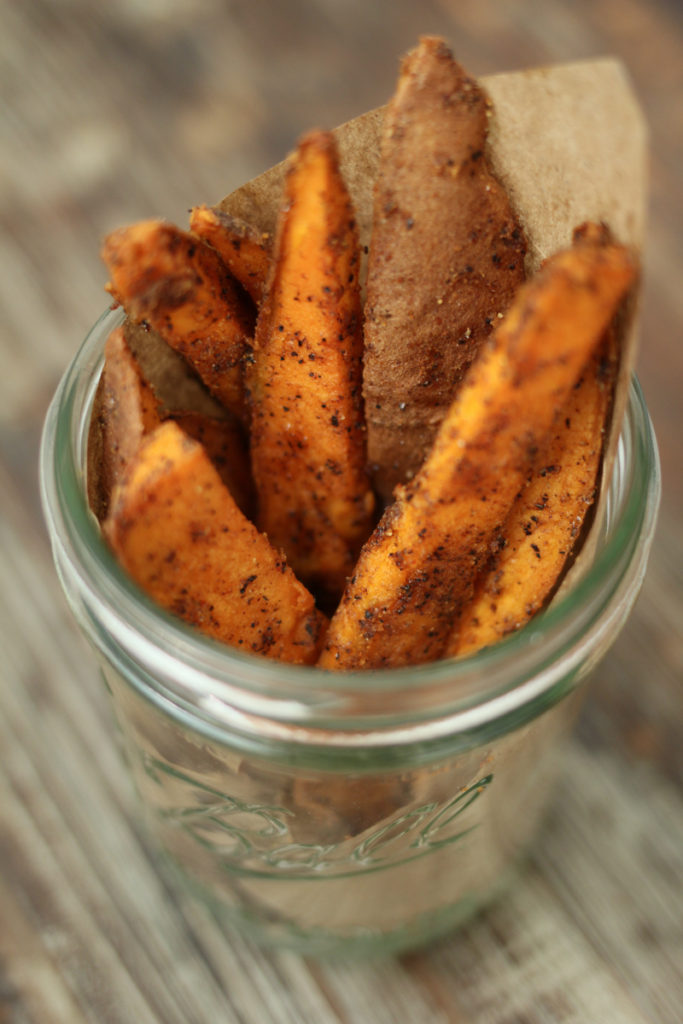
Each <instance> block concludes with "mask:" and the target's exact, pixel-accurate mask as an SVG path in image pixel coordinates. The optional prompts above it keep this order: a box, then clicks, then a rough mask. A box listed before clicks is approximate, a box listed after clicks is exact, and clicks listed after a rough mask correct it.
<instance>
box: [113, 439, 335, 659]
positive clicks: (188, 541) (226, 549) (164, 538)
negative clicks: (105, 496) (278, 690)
mask: <svg viewBox="0 0 683 1024" xmlns="http://www.w3.org/2000/svg"><path fill="white" fill-rule="evenodd" d="M104 534H105V537H106V538H107V540H108V542H109V544H110V545H111V547H112V549H113V551H114V552H115V554H116V555H117V557H118V559H119V561H120V563H121V565H122V566H123V567H124V568H125V569H126V570H127V571H128V572H129V573H130V575H131V576H132V578H133V579H134V580H135V582H136V583H137V584H138V585H139V586H140V587H141V588H142V590H144V591H145V592H146V593H147V594H148V595H149V596H150V597H151V598H153V599H154V600H155V601H157V602H158V603H159V604H160V605H161V606H162V607H164V608H166V609H167V610H168V611H169V612H172V613H173V614H175V615H177V616H179V617H180V618H182V619H183V620H184V621H185V622H188V623H190V624H191V625H193V626H196V627H197V628H198V629H199V630H200V631H202V632H203V633H206V634H207V635H209V636H212V637H215V638H216V639H218V640H221V641H223V642H224V643H226V644H230V645H232V646H235V647H239V648H241V649H242V650H244V651H248V652H251V653H256V654H262V655H265V656H266V657H270V658H276V659H279V660H281V661H287V662H292V663H296V664H304V663H310V662H312V661H314V660H315V658H316V656H317V649H318V644H319V640H320V636H321V631H322V629H323V626H324V618H323V616H322V615H321V614H320V613H319V612H318V611H317V610H316V608H315V606H314V601H313V597H312V596H311V594H309V593H308V591H307V590H306V589H305V587H304V586H303V585H302V584H301V583H299V581H298V580H297V579H296V577H295V576H294V574H293V572H292V571H291V569H289V568H288V567H287V566H286V564H285V562H284V560H283V559H282V557H281V556H280V555H279V554H278V553H277V552H275V551H274V550H273V548H272V546H271V545H270V544H269V542H268V539H267V538H266V537H265V536H264V535H263V534H261V533H259V532H258V530H257V529H256V527H255V526H254V525H253V524H252V523H251V522H249V520H247V519H246V517H245V516H244V515H243V514H242V513H241V512H240V510H239V509H238V507H237V505H236V504H235V501H234V500H233V498H232V496H231V495H230V492H229V491H228V490H227V488H226V487H225V486H224V485H223V483H222V482H221V480H220V478H219V476H218V473H217V471H216V469H215V468H214V466H213V465H212V464H211V462H210V460H209V458H208V456H207V455H206V452H205V451H204V449H203V447H202V446H201V445H200V444H198V443H197V442H196V441H194V440H192V439H191V438H189V437H188V436H187V435H186V434H185V433H184V432H183V431H182V430H181V429H180V427H179V426H178V425H177V424H176V423H173V422H172V421H168V422H166V423H163V424H162V425H161V426H160V427H158V428H157V429H156V430H155V431H153V432H152V433H151V434H150V435H148V437H147V438H145V439H144V441H143V443H142V445H141V446H140V449H139V451H138V454H137V456H136V458H135V459H134V460H133V462H132V463H131V464H130V466H129V470H128V473H127V475H126V477H125V479H124V481H123V482H122V483H121V484H120V485H119V486H118V487H117V488H116V490H115V492H114V495H113V497H112V503H111V509H110V513H109V516H108V518H107V520H106V522H105V524H104Z"/></svg>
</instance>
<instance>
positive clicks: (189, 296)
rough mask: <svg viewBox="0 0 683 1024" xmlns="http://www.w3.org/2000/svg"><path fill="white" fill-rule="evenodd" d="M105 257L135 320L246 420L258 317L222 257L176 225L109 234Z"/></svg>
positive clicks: (112, 287)
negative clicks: (248, 360)
mask: <svg viewBox="0 0 683 1024" xmlns="http://www.w3.org/2000/svg"><path fill="white" fill-rule="evenodd" d="M102 258H103V260H104V262H105V264H106V266H107V269H108V270H109V273H110V276H111V281H110V283H109V285H108V290H109V291H110V292H111V294H112V295H113V296H114V298H115V299H116V300H117V301H118V302H120V303H121V305H122V306H123V308H124V309H125V311H126V313H127V314H128V316H129V317H130V319H131V320H132V321H134V322H135V323H140V322H146V323H148V324H149V325H150V326H151V327H153V328H154V329H155V330H156V331H158V332H159V334H160V335H161V336H162V337H163V339H164V340H165V341H166V342H167V344H168V345H170V346H171V347H172V348H174V349H175V350H176V351H177V352H180V353H181V355H183V356H184V357H185V359H187V361H188V362H189V363H190V365H191V366H192V367H193V368H194V369H195V371H196V372H197V373H198V374H199V376H200V377H201V379H202V380H203V381H204V383H205V384H206V386H207V387H208V389H209V390H210V391H211V392H212V394H213V395H215V397H216V398H217V399H218V400H219V401H220V402H221V403H222V404H223V405H224V406H225V407H226V408H227V409H230V410H231V412H233V413H235V414H236V415H237V416H239V417H241V418H243V417H244V416H245V413H246V407H245V402H244V383H243V372H242V371H243V366H242V360H243V357H244V354H245V352H246V351H247V348H248V346H249V342H250V338H251V335H252V334H253V326H254V316H253V310H252V309H251V308H250V300H249V299H248V297H247V296H246V295H245V294H244V292H243V291H242V290H241V288H240V286H239V285H238V284H237V282H236V281H235V280H234V278H233V277H232V276H231V275H230V273H229V272H228V270H227V268H226V267H225V264H224V263H223V261H222V260H221V259H220V257H219V256H218V254H217V253H216V252H215V251H214V250H213V249H212V248H211V247H210V246H209V245H207V244H206V243H204V242H202V241H201V240H200V239H197V238H195V237H194V236H193V235H190V234H189V233H187V232H184V231H181V230H180V229H179V228H177V227H174V226H173V225H172V224H168V223H166V222H164V221H159V220H147V221H140V222H139V223H137V224H133V225H131V226H130V227H126V228H120V229H119V230H118V231H114V232H112V233H111V234H110V235H108V236H107V238H106V239H105V241H104V246H103V248H102Z"/></svg>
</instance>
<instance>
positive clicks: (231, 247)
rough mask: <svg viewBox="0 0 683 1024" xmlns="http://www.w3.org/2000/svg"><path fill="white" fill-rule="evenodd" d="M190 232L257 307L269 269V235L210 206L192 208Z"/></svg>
mask: <svg viewBox="0 0 683 1024" xmlns="http://www.w3.org/2000/svg"><path fill="white" fill-rule="evenodd" d="M190 230H191V231H192V233H193V234H195V235H197V236H198V237H199V238H202V239H203V240H204V241H205V242H208V244H209V245H211V246H212V247H213V248H214V249H215V250H216V252H217V253H218V255H219V256H220V257H221V259H222V260H223V262H224V263H225V265H226V267H227V268H228V270H229V271H230V273H231V274H234V276H235V277H236V278H237V280H238V281H239V283H240V284H241V285H242V287H243V288H244V289H245V290H246V291H247V292H249V294H250V295H251V297H252V299H253V300H254V302H255V303H256V305H257V306H258V305H259V304H260V302H261V299H262V297H263V289H264V287H265V284H266V281H267V279H268V271H269V269H270V250H271V238H270V235H268V234H262V233H261V232H259V231H256V230H255V229H254V228H252V227H251V225H249V224H246V223H245V222H244V221H243V220H239V219H238V218H237V217H231V216H230V214H229V213H223V211H222V210H220V209H218V208H217V207H213V206H195V207H193V209H192V210H191V211H190Z"/></svg>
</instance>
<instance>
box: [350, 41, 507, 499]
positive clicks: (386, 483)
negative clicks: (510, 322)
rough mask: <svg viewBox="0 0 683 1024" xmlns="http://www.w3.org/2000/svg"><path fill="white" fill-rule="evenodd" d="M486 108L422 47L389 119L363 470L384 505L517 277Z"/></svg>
mask: <svg viewBox="0 0 683 1024" xmlns="http://www.w3.org/2000/svg"><path fill="white" fill-rule="evenodd" d="M489 107H490V104H489V100H488V97H487V95H486V93H485V91H484V90H483V88H482V87H481V86H480V85H479V84H478V83H477V82H476V80H475V79H473V78H471V77H469V76H468V75H467V74H466V72H465V71H464V70H463V68H462V67H460V65H459V64H458V63H457V62H456V61H455V60H454V59H453V55H452V53H451V51H450V50H449V49H448V47H447V46H446V44H445V43H444V42H443V40H441V39H438V38H430V37H427V38H423V39H422V40H421V41H420V44H419V45H418V46H417V47H416V48H415V49H414V50H412V51H411V52H410V53H409V54H408V55H407V56H406V58H405V59H404V61H403V65H402V68H401V74H400V77H399V81H398V85H397V88H396V92H395V94H394V96H393V98H392V100H391V101H390V103H389V104H388V106H387V109H386V113H385V119H384V128H383V133H382V140H381V151H380V153H381V156H380V165H379V173H378V178H377V182H376V185H375V195H374V211H373V228H372V237H371V241H370V253H369V257H368V277H367V301H366V306H365V342H366V346H365V347H366V351H365V368H364V379H363V388H364V395H365V409H366V415H367V424H368V459H369V464H370V468H371V472H372V476H373V482H374V485H375V487H376V489H377V490H378V491H379V493H380V495H381V496H382V498H383V499H385V501H388V500H390V499H391V495H392V491H393V488H394V486H395V485H396V484H397V483H402V482H405V481H406V480H407V479H409V478H410V477H411V476H412V475H413V474H414V473H415V472H416V471H417V469H418V468H419V467H420V465H421V463H422V460H423V458H424V455H425V453H426V451H427V450H428V449H429V447H430V445H431V442H432V441H433V439H434V437H435V435H436V431H437V429H438V426H439V423H440V422H441V420H442V418H443V416H444V415H445V413H446V410H447V409H448V407H449V405H450V403H451V401H452V399H453V397H454V395H455V393H456V391H457V388H458V386H459V385H460V383H461V381H462V379H463V377H464V375H465V373H466V371H467V368H468V367H469V366H470V364H471V363H472V361H473V360H474V358H475V357H476V354H477V352H478V350H479V348H480V346H481V344H482V342H483V341H484V339H485V338H487V337H488V335H489V334H490V333H491V330H492V329H493V327H494V325H495V324H497V323H498V321H499V319H500V316H501V314H503V313H504V312H505V310H506V309H507V307H508V306H509V304H510V302H511V301H512V297H513V295H514V294H515V292H516V290H517V288H518V286H519V285H520V284H521V283H522V281H523V280H524V277H525V270H524V255H525V251H526V241H525V237H524V232H523V230H522V228H521V225H520V223H519V221H518V219H517V217H516V216H515V213H514V211H513V210H512V208H511V204H510V201H509V199H508V196H507V194H506V192H505V190H504V189H503V187H502V185H501V184H500V183H499V182H498V181H497V179H496V178H495V177H494V175H493V173H492V170H491V167H490V165H489V160H488V155H487V132H488V113H489Z"/></svg>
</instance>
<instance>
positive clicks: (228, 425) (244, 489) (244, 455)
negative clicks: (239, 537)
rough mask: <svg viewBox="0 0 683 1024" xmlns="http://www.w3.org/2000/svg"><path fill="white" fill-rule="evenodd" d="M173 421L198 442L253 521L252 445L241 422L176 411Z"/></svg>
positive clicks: (233, 419)
mask: <svg viewBox="0 0 683 1024" xmlns="http://www.w3.org/2000/svg"><path fill="white" fill-rule="evenodd" d="M171 418H172V419H173V420H175V422H176V423H177V424H178V426H179V427H180V428H181V430H184V431H185V433H186V434H188V435H189V436H190V437H191V438H193V439H194V440H195V441H199V443H200V444H201V445H202V447H203V448H204V450H205V452H206V454H207V455H208V456H209V458H210V459H211V462H212V463H213V465H214V466H215V468H216V469H217V470H218V475H219V476H220V478H221V480H222V481H223V483H224V484H225V486H226V487H227V488H228V490H229V491H230V493H231V494H232V496H233V498H234V499H235V502H236V504H237V507H238V508H239V509H240V510H241V511H242V512H244V514H245V516H247V518H248V519H250V518H251V517H252V516H253V514H254V508H255V500H256V496H255V492H254V481H253V479H252V476H251V462H250V459H249V445H248V442H247V438H246V435H245V432H244V429H243V427H242V424H241V423H240V422H239V420H237V419H235V418H234V417H232V416H229V415H228V416H227V417H225V418H223V419H218V418H217V417H215V416H207V415H206V414H205V413H201V412H175V413H173V416H172V417H171Z"/></svg>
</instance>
